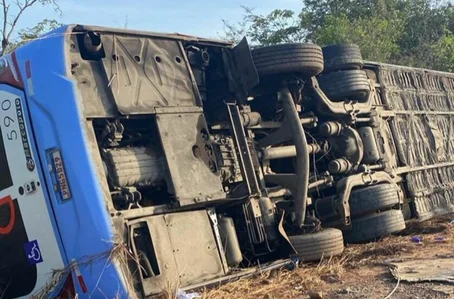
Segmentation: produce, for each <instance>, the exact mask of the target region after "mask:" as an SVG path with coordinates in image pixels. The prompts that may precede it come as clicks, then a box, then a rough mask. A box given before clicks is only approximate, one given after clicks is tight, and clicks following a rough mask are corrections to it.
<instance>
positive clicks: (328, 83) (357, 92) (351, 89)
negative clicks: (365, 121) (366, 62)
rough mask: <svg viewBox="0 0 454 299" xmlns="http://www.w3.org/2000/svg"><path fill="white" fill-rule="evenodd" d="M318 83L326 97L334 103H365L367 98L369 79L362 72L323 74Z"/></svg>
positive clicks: (349, 71)
mask: <svg viewBox="0 0 454 299" xmlns="http://www.w3.org/2000/svg"><path fill="white" fill-rule="evenodd" d="M318 83H319V84H320V88H321V89H322V90H323V92H324V93H325V94H326V96H327V97H328V98H329V99H330V100H332V101H334V102H336V101H337V102H339V101H344V100H345V99H349V100H355V101H358V102H365V101H367V99H368V98H369V94H370V85H369V79H368V78H367V74H366V72H365V71H363V70H348V71H339V72H333V73H329V74H324V75H322V76H320V77H319V78H318Z"/></svg>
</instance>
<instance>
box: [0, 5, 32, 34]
mask: <svg viewBox="0 0 454 299" xmlns="http://www.w3.org/2000/svg"><path fill="white" fill-rule="evenodd" d="M2 1H5V0H2ZM37 1H38V0H31V1H30V0H25V2H24V4H23V5H21V3H20V2H19V1H16V5H17V7H19V12H18V13H17V15H16V17H15V18H14V20H13V22H12V23H11V27H10V30H9V32H8V34H7V35H6V40H7V41H9V39H10V37H11V34H12V33H13V31H14V29H15V28H16V25H17V21H19V18H20V16H21V15H22V14H23V13H24V11H25V10H26V9H27V8H29V7H30V6H32V5H33V4H35V3H36V2H37Z"/></svg>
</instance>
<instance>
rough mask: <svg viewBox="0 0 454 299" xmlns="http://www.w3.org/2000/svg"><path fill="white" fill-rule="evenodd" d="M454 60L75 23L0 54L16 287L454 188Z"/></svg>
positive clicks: (336, 242) (252, 261) (299, 236)
mask: <svg viewBox="0 0 454 299" xmlns="http://www.w3.org/2000/svg"><path fill="white" fill-rule="evenodd" d="M453 111H454V75H453V74H449V73H442V72H436V71H430V70H423V69H416V68H409V67H402V66H396V65H386V64H380V63H369V62H364V61H363V59H362V57H361V53H360V50H359V48H358V47H357V46H355V45H332V46H328V47H325V48H323V49H322V48H320V47H319V46H317V45H313V44H281V45H276V46H269V47H260V48H255V49H252V50H251V49H250V47H249V45H248V43H247V41H246V39H244V40H242V41H241V42H240V43H238V44H237V45H233V44H231V43H228V42H222V41H215V40H209V39H204V38H196V37H191V36H185V35H178V34H159V33H152V32H141V31H131V30H118V29H110V28H101V27H93V26H81V25H71V26H65V27H62V28H60V29H58V30H56V31H53V32H51V33H49V34H47V35H46V36H44V37H43V38H41V39H38V40H35V41H33V42H30V43H29V44H27V45H25V46H23V47H21V48H19V49H17V50H16V51H14V52H13V53H11V54H9V55H7V56H4V57H2V58H0V118H1V119H0V131H1V133H0V170H1V177H0V265H1V267H0V292H1V294H2V298H16V297H30V296H37V298H38V297H39V298H44V297H49V298H56V297H57V298H74V296H76V294H77V296H78V297H79V298H85V297H87V298H105V297H108V298H142V297H149V296H152V295H156V294H159V293H161V292H162V291H163V289H165V288H167V287H168V285H169V284H172V285H175V286H178V287H179V288H181V289H191V288H196V287H201V286H205V285H209V284H212V283H219V282H222V281H226V280H230V279H232V278H234V277H238V276H241V275H244V274H245V273H251V269H255V268H257V267H259V266H260V265H264V264H265V265H266V264H269V263H271V265H273V264H274V265H275V264H276V261H280V260H284V261H285V260H286V259H288V258H289V257H293V256H295V257H298V259H299V260H300V261H303V262H305V261H316V260H320V259H321V258H323V257H328V256H332V255H338V254H341V253H342V251H343V248H344V244H345V243H357V242H367V241H370V240H374V239H376V238H379V237H381V236H385V235H388V234H391V233H395V232H399V231H401V230H403V229H404V228H405V220H406V219H409V218H418V219H421V220H423V219H428V218H431V217H435V216H437V215H440V214H445V213H448V212H452V211H453V207H454V196H453V193H454V191H453V190H454V189H453V182H454V139H453V138H454V137H453V136H454V135H453V131H454V117H453V116H454V112H453Z"/></svg>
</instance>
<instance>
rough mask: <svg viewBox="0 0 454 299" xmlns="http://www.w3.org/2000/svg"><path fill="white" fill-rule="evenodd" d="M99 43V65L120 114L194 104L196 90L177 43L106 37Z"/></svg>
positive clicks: (184, 55)
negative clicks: (100, 57) (102, 54)
mask: <svg viewBox="0 0 454 299" xmlns="http://www.w3.org/2000/svg"><path fill="white" fill-rule="evenodd" d="M101 40H102V43H103V47H104V52H105V57H104V58H103V59H102V66H103V68H104V72H105V74H106V76H107V81H108V82H109V83H108V86H109V88H110V91H111V93H112V95H113V98H114V100H115V103H116V105H117V108H118V110H119V112H120V113H122V114H150V113H154V108H155V107H167V106H171V107H172V106H183V107H185V106H194V105H197V99H198V91H197V90H196V86H195V84H194V82H193V80H192V78H193V76H192V73H191V71H190V68H189V65H188V63H187V60H186V54H185V53H184V51H183V50H182V47H181V44H180V42H178V41H175V40H168V39H151V38H144V37H135V36H121V35H108V34H106V35H102V36H101Z"/></svg>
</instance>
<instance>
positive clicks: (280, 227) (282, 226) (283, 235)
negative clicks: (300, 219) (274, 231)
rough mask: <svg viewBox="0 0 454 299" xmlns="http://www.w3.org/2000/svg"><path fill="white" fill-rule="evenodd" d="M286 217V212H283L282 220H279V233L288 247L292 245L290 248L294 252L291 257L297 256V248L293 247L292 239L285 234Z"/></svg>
mask: <svg viewBox="0 0 454 299" xmlns="http://www.w3.org/2000/svg"><path fill="white" fill-rule="evenodd" d="M284 216H285V211H282V216H281V220H279V226H278V230H279V233H280V234H281V236H282V237H283V238H284V239H285V240H286V241H287V243H288V245H290V248H291V250H292V251H293V252H292V253H291V255H293V254H297V253H298V252H297V251H296V249H295V247H293V244H292V242H290V239H289V237H288V236H287V233H286V232H285V229H284Z"/></svg>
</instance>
